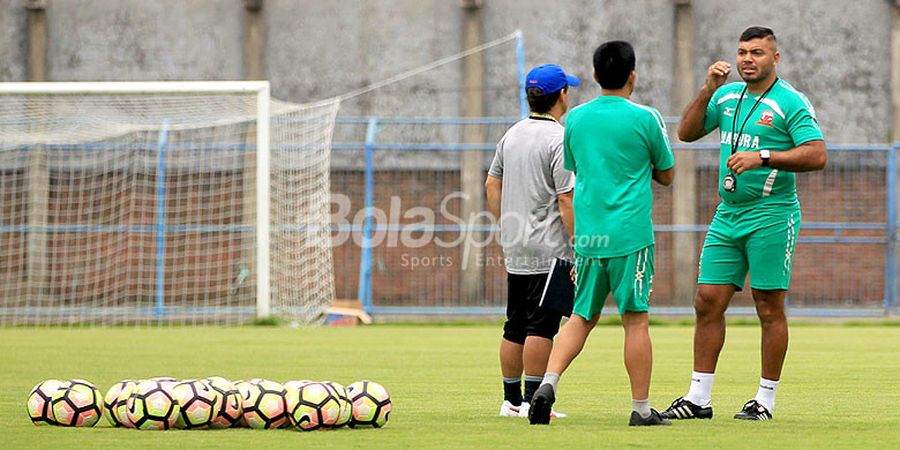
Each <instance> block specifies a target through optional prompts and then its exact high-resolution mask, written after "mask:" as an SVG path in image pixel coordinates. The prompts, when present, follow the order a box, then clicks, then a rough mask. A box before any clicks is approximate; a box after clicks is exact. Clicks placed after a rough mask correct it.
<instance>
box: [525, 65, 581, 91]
mask: <svg viewBox="0 0 900 450" xmlns="http://www.w3.org/2000/svg"><path fill="white" fill-rule="evenodd" d="M579 84H581V81H578V78H576V77H574V76H572V75H567V74H566V73H565V72H563V70H562V68H561V67H559V66H557V65H556V64H543V65H540V66H537V67H535V68H534V69H531V72H528V75H527V76H526V77H525V89H528V88H532V87H536V88H539V89H540V90H541V91H542V92H543V93H544V94H552V93H554V92H556V91H559V90H562V89H563V88H565V87H566V86H578V85H579Z"/></svg>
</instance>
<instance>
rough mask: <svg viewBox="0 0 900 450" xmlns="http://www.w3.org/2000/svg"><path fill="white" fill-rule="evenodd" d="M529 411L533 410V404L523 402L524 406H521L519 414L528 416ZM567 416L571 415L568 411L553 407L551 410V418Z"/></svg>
mask: <svg viewBox="0 0 900 450" xmlns="http://www.w3.org/2000/svg"><path fill="white" fill-rule="evenodd" d="M528 411H531V405H530V404H528V403H526V402H522V406H521V407H519V416H521V417H528ZM566 417H569V415H568V414H566V413H561V412H559V411H556V410H553V409H551V410H550V418H551V419H565V418H566Z"/></svg>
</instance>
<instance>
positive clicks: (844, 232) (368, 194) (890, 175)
mask: <svg viewBox="0 0 900 450" xmlns="http://www.w3.org/2000/svg"><path fill="white" fill-rule="evenodd" d="M516 120H518V119H516V118H508V117H489V118H436V119H419V118H402V117H401V118H374V117H340V118H338V120H337V123H338V124H343V125H354V124H358V125H361V124H365V125H366V137H365V141H364V142H362V143H359V142H335V143H334V144H333V149H334V150H335V151H362V152H364V157H365V168H364V176H365V191H364V209H365V220H364V221H363V223H362V224H345V225H341V224H321V225H278V224H274V225H273V228H272V231H273V232H298V233H303V232H309V231H311V230H314V231H318V230H320V229H321V227H328V228H330V229H331V230H334V231H344V232H346V231H349V232H354V233H361V236H362V238H363V239H362V245H361V246H360V247H361V248H360V264H359V285H358V288H357V296H358V298H359V300H360V301H361V302H362V303H363V305H364V307H365V308H366V310H367V311H368V312H370V313H373V314H425V313H435V314H445V313H453V314H484V313H489V314H496V313H498V312H499V313H502V310H501V309H500V308H494V307H486V308H485V307H450V308H443V307H412V306H410V307H386V306H381V307H379V306H376V305H375V302H374V299H373V284H372V283H373V282H372V278H373V252H372V245H371V243H372V237H373V234H374V233H376V232H382V231H426V232H482V233H484V232H493V231H495V229H494V227H493V226H491V225H486V224H473V225H461V224H434V225H422V224H393V223H391V224H380V223H376V222H375V220H374V217H373V215H372V212H373V211H372V210H373V207H374V189H375V182H374V172H375V169H376V168H375V152H378V151H418V152H422V151H471V150H479V151H485V152H489V151H493V150H494V149H495V144H494V143H492V142H491V143H483V144H461V143H446V142H426V143H397V142H389V143H379V142H377V135H378V131H379V130H380V129H381V127H383V126H386V125H396V126H412V125H421V126H432V127H433V126H461V125H478V124H480V125H485V126H498V125H503V126H505V125H510V124H512V123H514V122H515V121H516ZM145 147H147V148H141V149H139V150H146V151H157V152H158V167H157V171H158V176H157V185H156V196H157V198H156V209H157V211H156V218H155V223H154V224H145V225H138V224H134V225H119V224H56V225H43V226H29V225H11V224H6V225H0V234H2V233H30V232H47V233H148V234H149V233H153V234H154V235H155V237H156V240H155V242H156V270H155V273H156V280H155V281H156V298H155V308H156V312H157V315H161V314H162V313H163V311H164V308H165V306H164V300H165V298H164V296H165V279H164V274H165V242H166V237H167V236H168V235H171V234H178V233H197V232H204V233H208V232H229V233H235V232H237V233H251V232H253V231H254V229H255V227H254V226H253V225H247V224H204V223H198V224H167V223H165V222H166V215H165V209H166V208H165V205H166V189H165V183H164V181H165V178H166V163H165V160H166V157H167V154H168V153H172V152H177V151H182V150H189V149H196V147H194V146H191V145H190V144H184V143H177V144H170V143H169V142H168V133H167V131H166V127H165V126H163V127H162V129H161V131H160V136H159V140H158V143H157V144H156V145H153V144H145ZM672 147H673V149H675V150H683V151H710V150H716V149H718V148H719V145H718V144H715V143H704V144H691V145H686V144H675V145H673V146H672ZM44 148H46V149H48V150H64V151H79V150H84V149H88V150H131V151H133V150H136V147H134V146H116V145H114V144H107V143H104V144H78V145H50V146H45V147H44ZM298 148H302V146H301V147H298ZM828 148H829V150H837V151H841V152H871V153H880V154H885V155H886V163H885V169H884V170H885V205H884V208H885V222H884V223H881V222H875V223H872V222H818V223H805V224H803V225H802V226H801V228H803V229H805V230H821V231H830V232H831V233H830V235H820V236H801V237H800V238H799V239H798V242H800V243H816V244H847V245H854V244H866V245H873V244H874V245H884V246H885V262H884V281H885V285H884V302H883V313H884V314H890V313H894V312H897V308H898V299H897V296H898V292H897V285H896V284H897V262H896V252H895V250H896V244H897V239H898V236H897V225H898V223H897V220H898V214H897V201H898V198H897V183H898V180H897V152H898V150H900V143H895V144H893V145H886V144H880V145H879V144H867V145H854V144H836V145H835V144H832V145H829V146H828ZM23 149H24V148H23ZM203 149H204V150H238V151H254V150H255V146H254V145H252V144H219V145H216V146H215V147H214V148H213V147H210V146H208V145H204V146H203ZM706 229H707V225H705V224H690V225H668V224H665V225H656V226H655V230H656V231H657V232H666V233H682V232H691V233H697V232H705V231H706ZM865 231H868V232H871V233H869V234H868V235H863V236H857V235H848V234H851V233H849V232H865ZM875 234H877V235H875ZM671 310H672V311H673V312H675V313H677V312H678V311H680V310H679V309H678V308H671ZM829 311H832V313H828V312H822V311H819V312H815V311H809V314H840V315H846V314H847V312H848V311H854V310H847V309H829ZM870 313H871V311H868V310H867V311H861V310H857V313H855V314H853V315H868V314H870Z"/></svg>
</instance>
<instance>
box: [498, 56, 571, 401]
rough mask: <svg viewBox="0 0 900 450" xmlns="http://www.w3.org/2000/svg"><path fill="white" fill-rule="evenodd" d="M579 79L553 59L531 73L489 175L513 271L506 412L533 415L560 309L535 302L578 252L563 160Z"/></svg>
mask: <svg viewBox="0 0 900 450" xmlns="http://www.w3.org/2000/svg"><path fill="white" fill-rule="evenodd" d="M579 84H580V83H579V81H578V79H577V78H575V77H573V76H571V75H566V74H565V72H563V70H562V69H561V68H560V67H559V66H557V65H553V64H546V65H543V66H538V67H535V68H534V69H532V70H531V72H529V73H528V76H527V77H526V93H527V98H528V105H529V107H530V109H531V114H530V115H529V116H528V118H526V119H522V120H521V121H519V122H517V123H516V124H515V125H513V126H512V127H511V128H510V129H509V130H508V131H507V132H506V134H505V135H503V138H502V139H500V142H499V143H498V144H497V152H496V154H495V155H494V160H493V162H492V163H491V168H490V170H489V172H488V177H487V181H486V182H485V188H486V191H487V198H488V205H489V206H490V208H491V212H492V213H493V214H494V216H495V217H499V218H500V242H501V244H502V246H503V254H504V257H505V261H506V271H507V272H508V276H507V281H508V297H507V307H506V319H507V320H506V323H505V324H504V326H503V339H502V340H501V341H500V369H501V371H502V372H503V393H504V395H503V397H504V400H503V404H502V405H501V407H500V415H501V416H506V417H509V416H518V417H527V416H528V408H529V403H530V401H531V396H532V395H533V394H534V391H535V390H536V389H537V387H538V386H539V385H540V383H541V380H542V379H543V375H544V372H545V370H546V368H547V358H548V357H549V355H550V350H551V348H552V346H553V337H554V336H556V333H557V332H558V331H559V322H560V319H561V318H562V316H561V315H560V314H558V313H554V312H552V311H546V310H543V309H541V308H540V307H538V303H539V302H540V299H541V294H542V293H543V290H544V285H545V284H546V281H547V274H548V273H549V271H550V266H551V264H552V263H553V260H554V259H555V258H561V259H565V260H569V261H571V260H572V258H573V255H572V248H571V246H570V244H569V241H570V237H571V236H572V235H573V234H574V233H573V232H574V230H573V227H574V219H573V215H572V193H573V189H574V188H575V175H574V174H573V173H572V172H570V171H568V170H566V169H565V167H563V131H564V129H563V127H562V125H560V124H559V120H560V118H561V117H562V115H563V114H565V113H566V110H568V88H569V86H578V85H579ZM523 369H524V372H525V394H524V396H523V395H522V381H521V379H522V371H523ZM553 414H554V417H563V416H564V415H563V414H561V413H556V412H554V413H553Z"/></svg>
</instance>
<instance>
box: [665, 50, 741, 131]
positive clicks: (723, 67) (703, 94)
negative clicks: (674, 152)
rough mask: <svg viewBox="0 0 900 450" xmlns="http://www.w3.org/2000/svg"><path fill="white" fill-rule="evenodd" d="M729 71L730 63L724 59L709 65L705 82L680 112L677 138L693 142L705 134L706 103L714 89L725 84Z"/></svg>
mask: <svg viewBox="0 0 900 450" xmlns="http://www.w3.org/2000/svg"><path fill="white" fill-rule="evenodd" d="M729 73H731V65H730V64H728V63H727V62H725V61H716V62H715V63H713V65H711V66H709V69H708V70H707V71H706V83H704V84H703V87H702V88H700V92H699V93H698V94H697V96H696V97H694V100H693V101H691V103H690V104H689V105H688V106H687V108H685V109H684V112H683V113H682V114H681V122H679V123H678V139H681V140H682V141H684V142H694V141H696V140H697V139H700V138H702V137H703V136H706V131H705V130H704V129H703V121H704V119H705V118H706V105H707V104H708V103H709V99H711V98H712V96H713V94H714V93H715V92H716V89H718V88H719V86H721V85H723V84H725V80H726V79H727V78H728V74H729Z"/></svg>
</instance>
